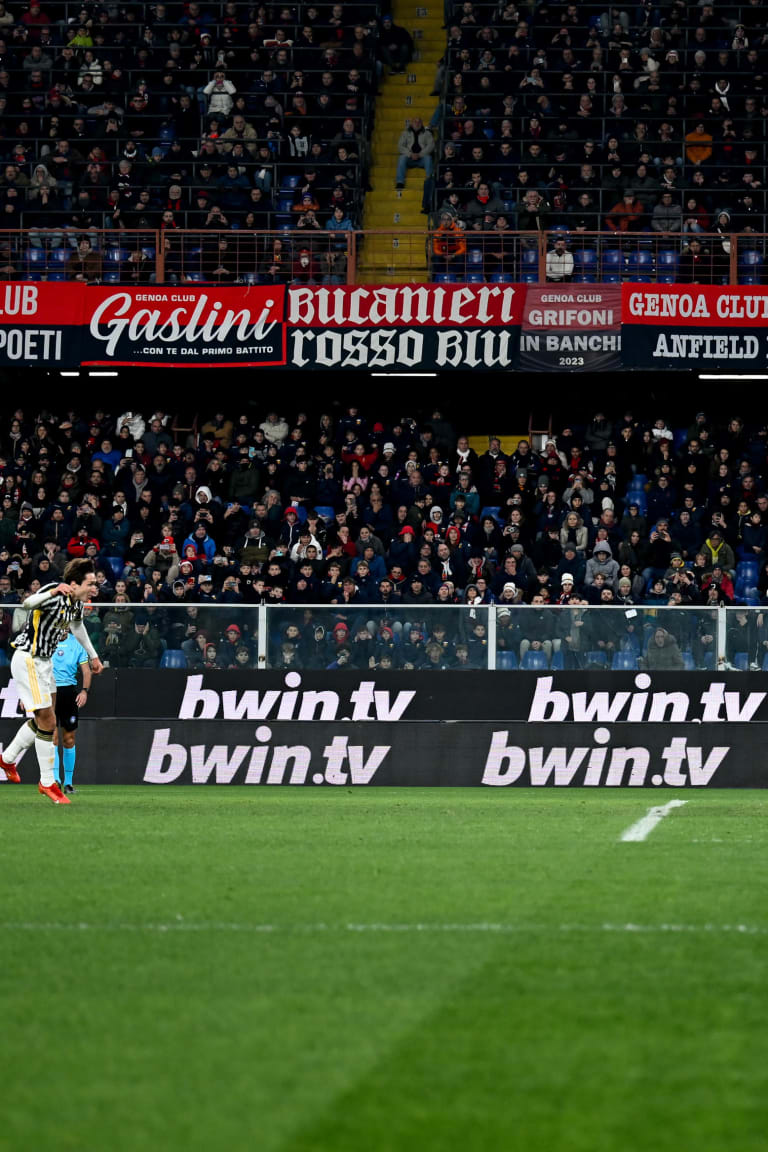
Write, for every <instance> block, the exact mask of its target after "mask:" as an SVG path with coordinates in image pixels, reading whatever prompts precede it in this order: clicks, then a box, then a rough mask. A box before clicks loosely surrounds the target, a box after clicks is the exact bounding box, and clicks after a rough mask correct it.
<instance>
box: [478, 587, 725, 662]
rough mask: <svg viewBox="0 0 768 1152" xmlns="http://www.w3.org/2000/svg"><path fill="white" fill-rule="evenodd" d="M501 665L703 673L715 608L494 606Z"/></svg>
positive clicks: (714, 652) (711, 647)
mask: <svg viewBox="0 0 768 1152" xmlns="http://www.w3.org/2000/svg"><path fill="white" fill-rule="evenodd" d="M495 611H496V667H497V669H499V670H501V671H516V670H517V669H522V670H523V671H537V672H538V671H541V672H543V671H547V670H553V671H558V670H565V671H593V670H594V671H600V670H602V671H607V670H612V671H614V672H616V671H626V672H635V671H646V672H661V671H680V672H682V671H695V670H702V671H711V670H714V669H716V668H717V666H718V659H719V656H720V653H719V652H718V627H717V623H718V610H717V608H670V607H658V608H657V607H653V608H647V607H642V606H640V607H631V608H627V607H623V606H616V607H610V606H602V605H593V606H588V605H583V606H582V605H579V606H578V607H566V606H559V605H553V606H547V605H543V606H541V607H532V606H530V605H527V604H523V605H515V604H511V605H503V604H497V605H496V608H495Z"/></svg>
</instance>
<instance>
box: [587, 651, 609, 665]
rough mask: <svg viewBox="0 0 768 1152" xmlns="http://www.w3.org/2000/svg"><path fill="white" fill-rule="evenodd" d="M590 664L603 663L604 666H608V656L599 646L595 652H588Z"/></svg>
mask: <svg viewBox="0 0 768 1152" xmlns="http://www.w3.org/2000/svg"><path fill="white" fill-rule="evenodd" d="M587 663H588V664H602V666H603V667H604V668H607V667H608V657H607V656H606V654H605V652H601V651H600V649H599V648H597V649H595V651H593V652H587Z"/></svg>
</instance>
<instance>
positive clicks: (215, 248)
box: [0, 219, 768, 285]
mask: <svg viewBox="0 0 768 1152" xmlns="http://www.w3.org/2000/svg"><path fill="white" fill-rule="evenodd" d="M327 222H328V221H327V219H325V220H323V221H322V223H321V221H315V222H314V223H311V224H307V226H305V227H297V228H291V227H290V226H286V227H284V228H281V229H278V230H274V229H273V230H270V231H266V230H251V229H245V228H241V229H227V230H216V229H213V228H209V229H206V230H198V231H195V230H183V229H172V230H167V231H156V230H154V229H124V230H122V231H119V232H118V231H115V230H104V229H96V228H91V229H87V230H84V229H82V228H78V227H76V226H67V227H58V226H55V225H54V226H48V227H44V228H43V227H40V228H33V229H26V230H21V229H15V230H10V229H4V230H0V280H5V281H13V280H39V281H65V280H80V281H85V282H86V283H92V284H126V285H130V284H217V285H226V284H357V283H360V282H365V283H376V282H378V283H382V284H384V283H387V282H388V280H390V279H391V278H392V277H393V275H394V274H395V273H398V272H402V271H407V272H410V273H411V274H412V276H413V279H414V281H416V282H418V281H428V280H432V281H436V282H438V283H440V282H443V283H453V282H468V283H480V282H495V283H523V284H545V283H586V284H589V283H624V282H629V283H658V284H714V285H723V284H734V285H738V284H741V285H760V284H768V235H766V234H763V233H727V234H722V235H721V234H710V233H701V234H699V233H697V234H686V235H681V234H679V233H655V232H581V231H570V230H569V229H567V228H565V227H560V228H554V229H550V230H548V231H542V232H516V231H514V230H512V229H511V228H503V229H502V228H499V227H498V226H496V227H487V228H485V229H483V228H481V227H479V226H478V227H471V228H468V229H464V230H461V231H459V232H452V233H451V234H450V236H449V237H448V238H446V235H445V233H444V232H442V231H441V230H439V229H432V230H427V229H420V228H410V229H409V228H400V229H377V230H374V229H371V230H366V231H359V230H348V231H329V230H328V229H327V228H325V227H323V226H322V224H323V223H325V224H327ZM478 223H480V222H478ZM84 239H87V240H88V242H89V246H88V247H87V248H86V247H85V246H84V245H83V250H82V251H81V252H79V246H80V245H81V242H82V241H83V240H84ZM446 239H448V240H449V241H450V242H449V243H446ZM557 240H564V241H565V245H564V252H565V254H566V259H565V261H563V260H559V259H558V260H555V259H554V257H553V256H552V253H553V251H554V248H555V243H556V241H557Z"/></svg>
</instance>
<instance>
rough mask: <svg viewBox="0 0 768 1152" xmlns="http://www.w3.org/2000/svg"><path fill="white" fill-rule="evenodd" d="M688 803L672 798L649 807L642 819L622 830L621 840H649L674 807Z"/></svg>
mask: <svg viewBox="0 0 768 1152" xmlns="http://www.w3.org/2000/svg"><path fill="white" fill-rule="evenodd" d="M687 803H688V801H687V800H670V801H669V803H668V804H661V805H659V807H656V808H649V809H648V811H647V812H646V814H645V816H643V818H642V819H641V820H637V821H636V822H635V823H634V824H630V826H629V828H626V829H625V830H624V831H623V832H622V834H621V836H620V837H619V840H623V841H627V840H632V841H639V840H647V838H648V836H649V835H650V834H651V832H653V830H654V828H655V827H656V825H657V824H660V823H661V821H662V820H663V819H664V817H665V816H668V815H669V814H670V812H671V811H672V810H673V808H682V806H683V804H687Z"/></svg>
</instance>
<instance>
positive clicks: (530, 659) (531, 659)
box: [520, 648, 549, 672]
mask: <svg viewBox="0 0 768 1152" xmlns="http://www.w3.org/2000/svg"><path fill="white" fill-rule="evenodd" d="M520 667H521V668H522V669H523V670H524V671H526V672H546V671H547V669H548V668H549V661H548V660H547V654H546V652H534V651H533V649H532V648H529V649H528V651H527V652H526V654H525V656H523V658H522V660H521V661H520Z"/></svg>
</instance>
